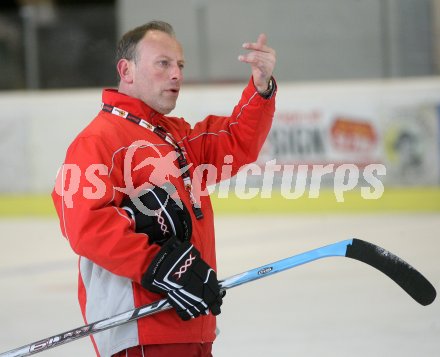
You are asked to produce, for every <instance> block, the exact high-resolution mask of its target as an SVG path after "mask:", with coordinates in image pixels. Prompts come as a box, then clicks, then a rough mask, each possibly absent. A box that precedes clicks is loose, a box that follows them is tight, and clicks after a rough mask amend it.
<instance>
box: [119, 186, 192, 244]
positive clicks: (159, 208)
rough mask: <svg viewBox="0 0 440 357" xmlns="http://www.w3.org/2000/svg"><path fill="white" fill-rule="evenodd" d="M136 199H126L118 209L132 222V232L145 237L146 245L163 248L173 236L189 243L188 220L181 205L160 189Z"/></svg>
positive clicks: (186, 213)
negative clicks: (146, 237)
mask: <svg viewBox="0 0 440 357" xmlns="http://www.w3.org/2000/svg"><path fill="white" fill-rule="evenodd" d="M135 200H136V198H133V199H132V198H130V197H127V198H126V199H125V200H124V201H123V202H122V204H121V207H122V208H123V209H124V210H125V211H126V212H127V213H128V215H129V216H130V217H131V218H132V219H133V220H134V222H135V231H136V232H137V233H145V234H147V235H148V238H149V243H150V244H153V243H156V244H159V245H162V244H163V243H164V242H165V241H166V240H168V239H169V238H171V237H173V236H175V237H177V238H179V239H180V240H182V241H184V240H190V239H191V233H192V225H191V217H190V214H189V212H188V209H187V208H186V207H185V205H184V204H183V202H179V203H180V205H181V207H182V208H181V207H179V205H178V204H177V202H176V201H174V200H173V199H172V198H171V197H170V196H169V195H168V193H167V192H166V191H165V190H164V189H163V188H161V187H158V186H156V187H154V188H153V189H148V190H143V191H141V193H140V195H139V196H138V197H137V200H136V204H135V203H134V202H135Z"/></svg>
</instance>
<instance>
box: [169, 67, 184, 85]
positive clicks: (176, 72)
mask: <svg viewBox="0 0 440 357" xmlns="http://www.w3.org/2000/svg"><path fill="white" fill-rule="evenodd" d="M170 75H171V79H172V80H173V81H181V80H182V79H183V71H182V68H181V67H180V66H179V65H178V64H175V65H174V66H172V69H171V73H170Z"/></svg>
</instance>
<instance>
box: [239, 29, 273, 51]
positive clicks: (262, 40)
mask: <svg viewBox="0 0 440 357" xmlns="http://www.w3.org/2000/svg"><path fill="white" fill-rule="evenodd" d="M266 43H267V36H266V35H265V34H264V33H262V34H260V35H259V36H258V39H257V42H245V43H243V48H246V49H248V50H257V51H262V52H271V50H272V49H271V48H270V47H268V46H267V45H266Z"/></svg>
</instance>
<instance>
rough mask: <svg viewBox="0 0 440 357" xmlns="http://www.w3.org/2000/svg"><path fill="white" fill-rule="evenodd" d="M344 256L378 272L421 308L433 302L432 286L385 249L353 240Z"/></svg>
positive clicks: (433, 290) (409, 266)
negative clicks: (394, 283) (395, 284)
mask: <svg viewBox="0 0 440 357" xmlns="http://www.w3.org/2000/svg"><path fill="white" fill-rule="evenodd" d="M345 256H346V257H348V258H352V259H356V260H359V261H361V262H363V263H366V264H368V265H371V266H372V267H374V268H376V269H378V270H380V271H381V272H382V273H384V274H385V275H387V276H388V277H389V278H391V279H392V280H394V281H395V282H396V283H397V284H398V285H399V286H400V287H401V288H402V289H403V290H405V291H406V292H407V293H408V294H409V295H410V296H411V297H412V298H413V299H414V300H416V301H417V302H418V303H419V304H421V305H423V306H426V305H429V304H431V303H432V302H433V301H434V300H435V297H436V295H437V293H436V291H435V288H434V287H433V286H432V284H431V283H430V282H429V281H428V280H427V279H426V278H425V277H424V276H423V275H422V274H420V273H419V272H418V271H417V270H416V269H414V268H413V267H412V266H411V265H409V264H408V263H407V262H405V261H404V260H402V259H401V258H399V257H398V256H396V255H394V254H393V253H390V252H389V251H387V250H386V249H383V248H381V247H379V246H377V245H374V244H371V243H368V242H365V241H363V240H360V239H353V243H352V244H349V245H348V246H347V252H346V253H345Z"/></svg>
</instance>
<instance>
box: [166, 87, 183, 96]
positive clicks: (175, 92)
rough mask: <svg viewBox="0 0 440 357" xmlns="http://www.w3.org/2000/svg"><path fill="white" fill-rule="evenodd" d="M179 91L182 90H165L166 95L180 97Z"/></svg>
mask: <svg viewBox="0 0 440 357" xmlns="http://www.w3.org/2000/svg"><path fill="white" fill-rule="evenodd" d="M179 91H180V88H170V89H166V90H165V92H166V93H170V94H171V95H178V94H179Z"/></svg>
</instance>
